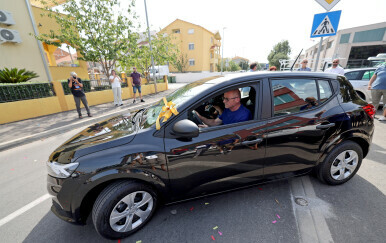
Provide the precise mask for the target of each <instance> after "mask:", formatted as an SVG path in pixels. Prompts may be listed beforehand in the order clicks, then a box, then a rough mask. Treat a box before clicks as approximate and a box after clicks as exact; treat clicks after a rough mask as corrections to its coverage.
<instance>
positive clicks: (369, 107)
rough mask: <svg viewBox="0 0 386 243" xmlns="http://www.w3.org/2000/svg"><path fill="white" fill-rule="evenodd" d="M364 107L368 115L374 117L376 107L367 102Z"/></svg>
mask: <svg viewBox="0 0 386 243" xmlns="http://www.w3.org/2000/svg"><path fill="white" fill-rule="evenodd" d="M362 108H363V110H364V111H365V112H366V113H367V115H369V116H370V117H371V118H374V116H375V107H374V106H373V105H372V104H367V105H366V106H363V107H362Z"/></svg>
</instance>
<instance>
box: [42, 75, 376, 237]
mask: <svg viewBox="0 0 386 243" xmlns="http://www.w3.org/2000/svg"><path fill="white" fill-rule="evenodd" d="M235 89H239V90H240V93H241V97H239V98H240V102H241V103H242V104H243V106H244V107H246V108H247V109H249V111H250V113H251V114H252V119H250V120H247V121H243V122H239V123H232V124H227V125H218V126H212V127H206V128H201V127H200V128H199V126H198V125H199V123H200V119H199V118H198V116H197V114H196V112H198V113H199V114H201V115H202V116H204V117H206V118H216V117H217V116H218V110H217V109H215V107H220V108H222V109H224V102H223V101H222V96H223V93H225V92H227V91H230V90H235ZM174 108H175V109H174ZM195 111H196V112H195ZM374 112H375V111H374V107H373V106H372V105H371V104H368V103H366V102H365V101H363V100H362V99H361V98H360V97H358V95H357V94H356V92H355V91H354V90H353V88H352V86H351V85H350V83H349V82H348V81H347V79H346V78H345V77H343V76H338V75H336V74H329V73H313V72H304V73H301V72H259V73H247V74H237V75H228V76H225V77H224V76H218V77H211V78H207V79H203V80H200V81H196V82H194V83H190V84H188V85H186V86H184V87H183V88H181V89H179V90H177V91H175V92H174V93H172V94H170V95H169V96H167V97H166V104H165V101H163V100H161V101H160V102H159V103H157V104H155V105H153V106H151V107H148V108H146V109H141V110H138V111H136V112H134V113H131V114H127V115H120V116H116V117H113V118H110V119H107V120H105V121H102V122H100V123H97V124H95V125H92V126H90V127H88V128H87V129H85V130H84V131H82V132H81V133H79V134H77V135H76V136H74V137H73V138H71V139H70V140H68V141H67V142H65V143H64V144H63V145H61V146H60V147H59V148H57V149H56V150H55V151H54V152H53V153H52V154H51V156H50V158H49V162H48V163H47V167H48V191H49V192H50V194H51V195H53V196H54V197H53V206H52V208H51V209H52V211H53V212H54V213H55V214H56V215H57V216H58V217H59V218H61V219H63V220H65V221H68V222H71V223H78V224H84V223H85V222H86V219H87V217H88V216H89V214H90V213H91V214H92V220H93V223H94V226H95V228H96V230H97V232H98V233H99V234H101V235H102V236H103V237H106V238H110V239H120V238H124V237H126V236H128V235H130V234H132V233H133V232H135V231H137V230H139V229H140V228H141V227H142V226H143V225H144V224H146V222H147V221H149V220H150V218H151V216H152V215H153V213H154V211H155V209H156V207H157V205H159V204H160V203H161V202H162V203H165V204H169V203H172V202H173V203H174V202H178V201H182V200H186V199H192V198H197V197H202V196H207V195H209V194H212V193H218V192H221V191H227V190H230V189H235V188H241V187H245V186H250V185H254V184H257V183H265V182H269V181H275V180H280V179H285V178H289V177H293V176H299V175H304V174H306V173H308V172H310V171H311V170H313V169H314V170H316V174H317V176H318V177H319V179H320V180H321V181H322V182H324V183H327V184H331V185H338V184H342V183H345V182H347V181H348V180H350V179H351V178H352V177H353V176H354V175H355V173H356V172H357V171H358V169H359V167H360V165H361V162H362V159H363V158H364V157H365V156H366V155H367V154H368V152H369V147H370V143H371V140H372V136H373V132H374V124H373V122H374ZM164 115H165V116H164ZM159 118H160V123H159V125H160V126H159V127H158V128H159V129H157V125H156V124H157V119H159Z"/></svg>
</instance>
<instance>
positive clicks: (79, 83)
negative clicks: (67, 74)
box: [75, 78, 83, 88]
mask: <svg viewBox="0 0 386 243" xmlns="http://www.w3.org/2000/svg"><path fill="white" fill-rule="evenodd" d="M75 83H76V84H77V85H79V87H81V88H83V84H82V80H81V79H80V78H76V79H75Z"/></svg>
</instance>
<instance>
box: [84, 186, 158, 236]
mask: <svg viewBox="0 0 386 243" xmlns="http://www.w3.org/2000/svg"><path fill="white" fill-rule="evenodd" d="M156 206H157V194H156V193H155V192H154V191H153V189H152V188H151V187H150V186H147V185H144V184H141V183H138V182H134V181H123V182H116V183H113V184H111V185H109V186H108V187H106V188H105V189H104V190H103V191H102V193H101V194H100V195H99V196H98V198H97V200H96V201H95V204H94V207H93V211H92V219H93V223H94V226H95V229H96V231H97V232H98V233H99V234H100V235H101V236H103V237H105V238H108V239H122V238H125V237H127V236H129V235H130V234H132V233H134V232H136V231H138V230H139V229H140V228H142V227H143V226H144V225H145V224H146V223H147V222H148V221H149V220H150V218H151V216H152V215H153V213H154V211H155V209H156Z"/></svg>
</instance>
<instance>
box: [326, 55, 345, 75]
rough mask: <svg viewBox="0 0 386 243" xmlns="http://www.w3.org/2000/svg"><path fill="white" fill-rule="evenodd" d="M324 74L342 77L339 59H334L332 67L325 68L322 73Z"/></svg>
mask: <svg viewBox="0 0 386 243" xmlns="http://www.w3.org/2000/svg"><path fill="white" fill-rule="evenodd" d="M324 72H325V73H336V74H340V75H344V69H343V68H342V67H340V66H339V59H338V58H337V59H334V60H333V61H332V67H330V68H327V69H326V71H324Z"/></svg>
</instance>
